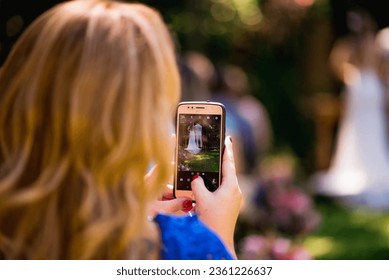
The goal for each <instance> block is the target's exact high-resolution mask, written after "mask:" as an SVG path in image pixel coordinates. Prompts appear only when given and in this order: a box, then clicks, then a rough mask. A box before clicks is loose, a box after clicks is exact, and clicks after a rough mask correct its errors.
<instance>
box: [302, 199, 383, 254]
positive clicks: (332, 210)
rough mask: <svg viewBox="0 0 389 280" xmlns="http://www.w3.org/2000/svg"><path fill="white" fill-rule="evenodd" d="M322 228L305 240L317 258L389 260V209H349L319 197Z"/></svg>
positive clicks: (305, 243)
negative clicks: (384, 210)
mask: <svg viewBox="0 0 389 280" xmlns="http://www.w3.org/2000/svg"><path fill="white" fill-rule="evenodd" d="M315 202H316V208H317V209H318V210H319V212H320V213H321V215H322V222H321V226H320V228H319V229H318V230H317V231H316V232H314V233H313V234H311V235H310V236H309V237H308V238H307V239H306V240H305V242H304V247H305V248H306V249H307V250H308V251H309V252H310V253H311V254H312V255H313V257H314V258H315V259H327V260H328V259H331V260H342V259H348V260H379V259H385V260H389V212H386V213H384V212H377V211H372V210H369V209H349V208H346V207H344V206H342V205H340V204H339V203H336V202H334V201H331V200H328V199H325V198H316V201H315Z"/></svg>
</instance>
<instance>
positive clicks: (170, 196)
mask: <svg viewBox="0 0 389 280" xmlns="http://www.w3.org/2000/svg"><path fill="white" fill-rule="evenodd" d="M173 198H174V195H173V194H172V193H171V194H170V193H169V194H164V195H163V196H162V201H165V200H172V199H173Z"/></svg>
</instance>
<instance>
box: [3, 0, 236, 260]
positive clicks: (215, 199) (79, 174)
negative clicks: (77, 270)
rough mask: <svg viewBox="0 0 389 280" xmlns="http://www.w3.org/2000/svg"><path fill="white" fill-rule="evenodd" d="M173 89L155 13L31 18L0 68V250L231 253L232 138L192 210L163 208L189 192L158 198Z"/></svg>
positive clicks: (64, 7)
mask: <svg viewBox="0 0 389 280" xmlns="http://www.w3.org/2000/svg"><path fill="white" fill-rule="evenodd" d="M179 92H180V82H179V74H178V70H177V65H176V59H175V53H174V47H173V44H172V41H171V38H170V36H169V32H168V30H167V28H166V26H165V24H164V23H163V21H162V20H161V17H160V15H159V14H158V12H156V11H155V10H153V9H151V8H149V7H147V6H145V5H142V4H126V3H120V2H115V1H97V0H88V1H86V0H84V1H82V0H81V1H67V2H64V3H62V4H59V5H57V6H55V7H54V8H52V9H51V10H49V11H47V12H46V13H44V14H43V15H42V16H40V17H39V18H38V19H37V20H35V22H33V24H32V25H31V26H30V27H29V28H28V29H27V30H26V31H25V33H24V34H23V35H22V36H21V38H20V39H19V41H18V42H17V43H16V45H15V47H14V48H13V50H12V52H11V53H10V55H9V57H8V59H7V61H6V62H5V64H4V65H3V67H2V69H1V72H0V145H1V146H0V256H1V257H2V258H6V259H158V258H163V259H168V258H172V259H189V258H193V259H202V258H215V259H218V258H227V259H228V258H234V257H235V252H234V245H233V232H234V227H235V222H236V219H237V216H238V212H239V207H240V202H241V193H240V189H239V185H238V182H237V178H236V175H235V167H234V161H233V154H232V143H231V142H232V141H231V139H230V138H227V139H226V149H225V154H224V161H223V175H224V179H223V182H222V185H221V186H220V188H219V190H218V191H216V192H214V193H210V192H208V191H207V190H206V188H205V186H204V183H203V181H202V179H201V177H199V178H194V180H193V181H192V188H193V190H194V192H195V195H196V200H197V204H196V206H195V213H196V214H195V215H193V216H189V215H174V216H173V215H171V216H169V215H168V213H169V212H173V211H178V210H186V211H187V210H190V208H191V201H190V200H189V199H185V198H183V199H171V200H166V201H162V200H160V201H158V200H157V198H158V197H161V196H163V194H164V191H165V186H166V184H167V183H168V182H169V178H170V177H171V175H172V170H171V162H170V161H171V158H172V151H173V148H172V144H171V142H172V141H171V135H170V127H171V121H172V117H173V115H174V111H175V106H176V103H177V101H178V100H179ZM150 164H154V165H155V167H154V168H153V169H152V171H151V172H150V173H149V174H148V175H147V176H145V174H146V171H147V170H148V167H149V166H150ZM170 195H171V194H169V193H168V194H166V193H165V197H169V196H170ZM170 198H171V197H170ZM223 205H228V208H227V207H223ZM199 244H202V245H199Z"/></svg>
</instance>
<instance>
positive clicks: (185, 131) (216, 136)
mask: <svg viewBox="0 0 389 280" xmlns="http://www.w3.org/2000/svg"><path fill="white" fill-rule="evenodd" d="M221 124H222V115H218V114H179V115H178V130H177V132H178V135H177V137H178V139H177V140H178V143H177V144H178V149H177V153H178V154H177V175H176V176H177V178H176V185H177V186H176V189H177V190H182V191H186V190H187V191H189V190H191V186H190V184H191V180H192V178H193V176H195V175H198V176H201V177H202V178H203V180H204V183H205V186H206V187H207V188H208V190H210V191H215V190H216V189H217V188H218V186H219V180H220V174H219V173H220V172H219V170H220V164H221V163H220V156H221V155H220V154H221V147H222V145H221V144H220V143H221V142H220V141H221V140H222V139H220V137H221V135H222V131H221V129H222V126H221Z"/></svg>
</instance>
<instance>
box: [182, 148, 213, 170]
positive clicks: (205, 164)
mask: <svg viewBox="0 0 389 280" xmlns="http://www.w3.org/2000/svg"><path fill="white" fill-rule="evenodd" d="M184 164H185V166H188V167H189V170H201V171H205V172H218V171H219V152H218V151H205V152H204V151H202V152H200V153H198V154H195V155H191V157H190V159H187V160H185V161H184Z"/></svg>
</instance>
